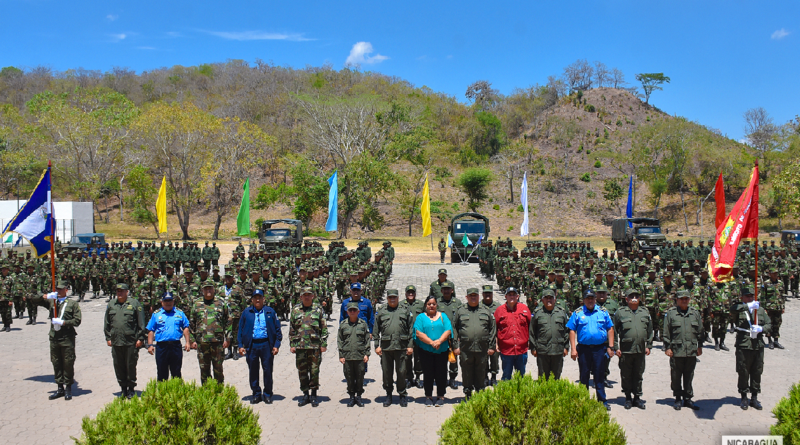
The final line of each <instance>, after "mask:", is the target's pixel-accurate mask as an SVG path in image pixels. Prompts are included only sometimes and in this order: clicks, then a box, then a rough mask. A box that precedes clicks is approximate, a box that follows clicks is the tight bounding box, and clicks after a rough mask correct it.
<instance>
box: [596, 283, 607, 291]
mask: <svg viewBox="0 0 800 445" xmlns="http://www.w3.org/2000/svg"><path fill="white" fill-rule="evenodd" d="M594 291H595V292H608V288H607V287H606V285H605V284H600V285H598V286H595V287H594Z"/></svg>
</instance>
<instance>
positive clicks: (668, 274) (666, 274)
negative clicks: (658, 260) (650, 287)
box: [662, 270, 672, 277]
mask: <svg viewBox="0 0 800 445" xmlns="http://www.w3.org/2000/svg"><path fill="white" fill-rule="evenodd" d="M662 276H664V277H671V276H672V272H670V271H668V270H665V271H664V274H663V275H662Z"/></svg>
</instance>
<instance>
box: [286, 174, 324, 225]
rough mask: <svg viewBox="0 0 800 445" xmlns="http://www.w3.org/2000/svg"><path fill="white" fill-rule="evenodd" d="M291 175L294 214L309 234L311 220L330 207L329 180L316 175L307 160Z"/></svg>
mask: <svg viewBox="0 0 800 445" xmlns="http://www.w3.org/2000/svg"><path fill="white" fill-rule="evenodd" d="M291 175H292V190H293V191H294V195H295V199H294V206H293V208H292V214H293V215H294V217H295V218H297V219H299V220H300V221H303V227H305V229H306V233H308V231H309V230H310V228H311V219H312V218H313V217H314V215H315V214H316V213H317V212H318V211H319V210H320V209H322V208H327V206H328V180H327V179H326V178H325V177H322V176H318V175H315V174H314V169H313V168H311V167H310V165H309V163H308V162H307V161H305V160H303V161H301V162H299V163H298V164H297V165H295V166H294V167H292V171H291Z"/></svg>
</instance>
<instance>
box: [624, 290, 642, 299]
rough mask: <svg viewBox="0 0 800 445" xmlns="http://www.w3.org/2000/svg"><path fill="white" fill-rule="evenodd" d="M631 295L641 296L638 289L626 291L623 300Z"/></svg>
mask: <svg viewBox="0 0 800 445" xmlns="http://www.w3.org/2000/svg"><path fill="white" fill-rule="evenodd" d="M631 295H641V292H639V290H638V289H628V290H627V291H626V292H625V298H629V297H630V296H631Z"/></svg>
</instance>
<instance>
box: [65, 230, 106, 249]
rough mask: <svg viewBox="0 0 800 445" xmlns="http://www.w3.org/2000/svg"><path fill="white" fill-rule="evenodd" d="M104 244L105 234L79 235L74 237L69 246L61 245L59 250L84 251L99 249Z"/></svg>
mask: <svg viewBox="0 0 800 445" xmlns="http://www.w3.org/2000/svg"><path fill="white" fill-rule="evenodd" d="M105 244H106V234H105V233H79V234H77V235H74V236H73V237H72V238H71V239H70V240H69V244H65V245H63V246H62V247H61V248H62V249H63V250H66V251H68V252H73V251H76V250H79V251H84V250H86V249H88V248H96V247H101V246H103V245H105Z"/></svg>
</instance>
